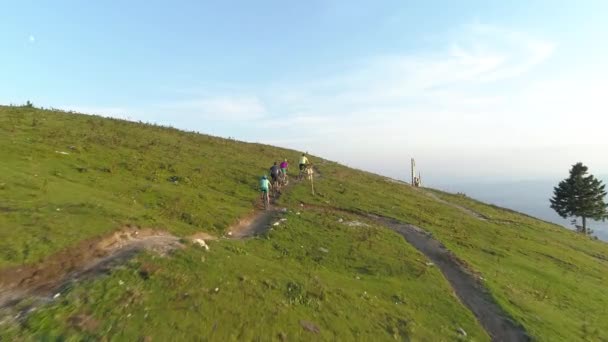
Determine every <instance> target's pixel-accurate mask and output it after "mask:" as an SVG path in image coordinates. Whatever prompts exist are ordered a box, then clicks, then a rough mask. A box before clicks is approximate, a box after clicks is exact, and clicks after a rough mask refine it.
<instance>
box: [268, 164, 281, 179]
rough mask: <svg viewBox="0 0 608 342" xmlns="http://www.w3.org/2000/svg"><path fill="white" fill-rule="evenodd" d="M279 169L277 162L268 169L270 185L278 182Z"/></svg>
mask: <svg viewBox="0 0 608 342" xmlns="http://www.w3.org/2000/svg"><path fill="white" fill-rule="evenodd" d="M280 170H281V169H280V168H279V166H278V165H277V162H274V165H272V166H271V167H270V177H272V183H273V184H274V183H275V182H278V181H279V172H281V171H280Z"/></svg>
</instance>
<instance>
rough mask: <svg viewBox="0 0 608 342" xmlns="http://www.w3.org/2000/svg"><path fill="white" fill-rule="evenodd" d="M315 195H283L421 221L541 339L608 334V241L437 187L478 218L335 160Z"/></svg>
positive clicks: (301, 192)
mask: <svg viewBox="0 0 608 342" xmlns="http://www.w3.org/2000/svg"><path fill="white" fill-rule="evenodd" d="M323 171H324V173H323V178H321V179H318V180H317V181H316V183H315V189H316V190H317V196H316V197H313V196H312V195H311V194H310V192H309V191H308V190H307V189H304V188H297V189H294V191H293V192H292V193H290V194H289V196H288V197H289V198H285V200H286V201H288V202H290V203H298V202H300V201H303V202H309V203H316V204H321V205H332V206H336V207H339V208H344V209H351V210H359V211H364V212H374V213H378V214H381V215H386V216H390V217H394V218H398V219H401V220H403V221H406V222H409V223H412V224H416V225H419V226H421V227H423V228H424V229H426V230H428V231H429V232H431V233H432V234H433V236H434V237H435V238H436V239H438V240H440V241H441V242H442V243H443V244H445V245H446V246H447V247H448V248H449V249H450V250H451V251H453V252H454V253H455V254H456V256H458V257H459V258H460V259H462V260H464V261H465V262H466V263H467V264H468V265H469V266H470V268H471V269H472V270H473V271H475V272H477V273H480V274H481V276H482V277H483V278H485V284H486V286H487V287H488V288H489V289H490V291H491V293H492V294H493V296H494V297H495V298H496V300H497V301H498V303H499V304H500V305H501V306H502V307H503V308H504V309H505V310H506V311H507V312H509V313H510V314H511V315H512V316H513V317H514V318H515V319H516V320H517V321H519V322H520V323H521V324H522V325H523V326H524V327H525V328H526V329H527V330H528V331H529V333H530V334H531V335H532V336H533V337H534V338H536V339H538V340H543V341H557V340H561V341H579V340H590V341H601V340H608V311H607V310H606V307H608V293H607V292H606V283H607V281H608V245H607V244H606V243H604V242H601V241H597V240H592V239H589V238H587V237H584V236H582V235H580V234H577V233H575V232H572V231H569V230H567V229H564V228H563V227H559V226H556V225H553V224H549V223H546V222H543V221H540V220H537V219H534V218H531V217H529V216H526V215H522V214H519V213H516V212H513V211H510V210H506V209H501V208H498V207H495V206H490V205H486V204H483V203H481V202H478V201H474V200H471V199H468V198H465V197H462V196H457V195H450V194H446V193H442V192H439V191H435V193H436V194H437V195H438V196H439V197H441V198H442V199H444V200H446V201H448V202H451V203H454V204H457V205H460V206H462V207H466V208H469V209H471V210H473V211H476V212H478V213H480V214H482V215H484V216H485V217H488V218H489V220H488V221H481V220H479V219H477V218H475V217H473V216H472V215H468V214H467V213H464V212H463V211H462V210H459V209H458V208H454V207H452V206H449V205H445V204H442V203H441V202H439V201H436V200H434V199H433V198H432V197H430V196H428V195H426V194H425V193H424V192H425V191H433V190H422V189H413V188H411V187H409V186H405V185H397V184H395V183H393V182H390V181H387V180H386V179H385V178H383V177H379V176H375V175H372V174H369V173H366V172H362V171H357V170H350V169H347V168H344V167H342V166H340V165H337V164H333V163H330V164H327V165H325V166H324V167H323Z"/></svg>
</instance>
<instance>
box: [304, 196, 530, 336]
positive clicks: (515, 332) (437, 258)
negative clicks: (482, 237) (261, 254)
mask: <svg viewBox="0 0 608 342" xmlns="http://www.w3.org/2000/svg"><path fill="white" fill-rule="evenodd" d="M305 207H306V208H312V209H319V210H332V211H338V212H344V213H347V214H354V215H358V216H361V217H364V218H368V219H371V220H372V221H374V222H376V223H379V224H380V225H383V226H385V227H387V228H390V229H392V230H394V231H396V232H397V233H399V234H400V235H401V236H403V237H404V238H405V240H406V241H407V242H408V243H410V244H411V245H412V246H414V247H415V248H416V249H418V250H419V251H420V252H422V253H423V254H424V255H425V256H426V257H427V258H429V259H430V260H431V261H432V262H433V263H434V264H435V265H437V267H438V268H439V270H441V273H443V275H444V277H445V278H446V279H447V280H448V282H449V283H450V285H451V286H452V288H453V289H454V292H455V293H456V295H457V296H458V298H459V299H460V301H461V302H462V303H463V304H464V305H465V306H466V307H467V308H469V310H471V312H473V314H474V315H475V317H476V318H477V320H478V321H479V323H481V325H482V326H483V327H484V329H485V330H486V331H487V332H488V334H489V335H490V336H491V337H492V341H505V342H506V341H530V337H529V336H528V334H527V333H526V331H525V329H524V328H523V327H522V326H521V325H519V324H518V323H516V322H515V321H513V320H512V319H511V318H510V317H509V315H508V314H507V313H506V312H505V311H504V310H503V309H502V308H501V307H500V306H499V305H498V304H497V303H496V301H495V300H494V298H493V297H492V295H491V294H490V293H489V292H488V290H487V289H486V288H485V286H484V285H483V284H482V280H481V279H480V277H479V276H478V275H476V274H474V273H473V272H471V271H470V270H469V269H468V268H467V266H466V264H465V263H464V262H462V261H461V260H459V259H458V258H457V257H456V256H455V255H454V254H453V253H452V252H450V251H449V250H448V249H447V248H446V247H445V246H444V245H443V244H441V243H440V242H439V241H437V240H435V239H433V237H432V236H431V235H430V234H429V233H427V232H426V231H424V230H423V229H421V228H419V227H416V226H414V225H411V224H407V223H404V222H400V221H398V220H395V219H392V218H387V217H383V216H379V215H374V214H368V213H361V212H358V211H351V210H344V209H340V208H335V207H325V206H316V205H305Z"/></svg>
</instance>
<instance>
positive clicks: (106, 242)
mask: <svg viewBox="0 0 608 342" xmlns="http://www.w3.org/2000/svg"><path fill="white" fill-rule="evenodd" d="M182 246H183V245H182V244H181V243H180V242H179V238H177V237H175V236H173V235H170V234H168V233H166V232H163V231H160V230H154V229H138V228H134V227H127V228H124V229H121V230H119V231H116V232H114V233H112V234H110V235H108V236H105V237H98V238H92V239H88V240H85V241H82V242H81V243H79V244H78V245H76V246H74V247H70V248H69V249H66V250H64V251H61V252H59V253H56V254H54V255H52V256H50V257H48V258H46V259H45V260H44V261H42V262H40V263H38V264H35V265H24V266H18V267H10V268H5V269H2V270H0V309H5V308H9V307H11V306H14V305H16V304H17V303H19V302H20V301H21V300H23V299H25V298H32V299H35V300H37V301H48V300H50V299H51V298H53V297H54V296H56V295H57V294H58V293H61V292H62V291H63V290H64V289H65V288H67V287H69V286H70V285H71V284H73V283H74V282H77V281H80V280H83V279H88V278H92V277H95V276H97V275H99V274H103V273H107V272H108V271H109V269H110V268H111V267H113V266H115V265H117V264H121V263H124V262H125V261H126V260H128V259H129V258H131V257H132V256H134V255H135V254H136V253H138V252H139V251H142V250H152V251H155V252H158V253H159V254H161V255H164V254H167V253H168V252H170V251H171V250H174V249H176V248H181V247H182Z"/></svg>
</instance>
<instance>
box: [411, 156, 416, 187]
mask: <svg viewBox="0 0 608 342" xmlns="http://www.w3.org/2000/svg"><path fill="white" fill-rule="evenodd" d="M412 186H416V161H415V160H414V158H412Z"/></svg>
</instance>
